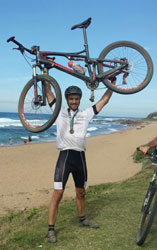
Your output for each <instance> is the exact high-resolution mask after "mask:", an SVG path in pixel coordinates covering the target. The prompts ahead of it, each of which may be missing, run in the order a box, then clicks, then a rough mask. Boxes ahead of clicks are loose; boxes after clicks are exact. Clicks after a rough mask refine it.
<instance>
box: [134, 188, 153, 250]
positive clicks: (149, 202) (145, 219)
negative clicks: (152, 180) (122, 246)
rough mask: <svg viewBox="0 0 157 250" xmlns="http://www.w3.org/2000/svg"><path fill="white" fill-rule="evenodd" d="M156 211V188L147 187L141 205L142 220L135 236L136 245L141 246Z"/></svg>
mask: <svg viewBox="0 0 157 250" xmlns="http://www.w3.org/2000/svg"><path fill="white" fill-rule="evenodd" d="M156 213H157V192H156V188H154V187H151V188H150V189H148V192H147V194H146V197H145V199H144V203H143V206H142V220H141V224H140V228H139V229H138V232H137V236H136V243H137V245H139V246H141V245H142V244H143V243H144V241H145V240H146V237H147V235H148V233H149V231H150V228H151V226H152V224H153V221H154V218H155V215H156Z"/></svg>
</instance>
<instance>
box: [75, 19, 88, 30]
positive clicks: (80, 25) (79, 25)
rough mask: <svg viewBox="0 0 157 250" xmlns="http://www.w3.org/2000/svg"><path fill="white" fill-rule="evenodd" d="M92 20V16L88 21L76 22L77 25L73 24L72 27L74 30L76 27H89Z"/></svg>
mask: <svg viewBox="0 0 157 250" xmlns="http://www.w3.org/2000/svg"><path fill="white" fill-rule="evenodd" d="M91 20H92V18H91V17H90V18H88V19H87V20H86V21H84V22H82V23H80V24H76V25H74V26H72V27H71V29H72V30H74V29H77V28H80V29H81V28H87V27H88V26H89V25H90V23H91Z"/></svg>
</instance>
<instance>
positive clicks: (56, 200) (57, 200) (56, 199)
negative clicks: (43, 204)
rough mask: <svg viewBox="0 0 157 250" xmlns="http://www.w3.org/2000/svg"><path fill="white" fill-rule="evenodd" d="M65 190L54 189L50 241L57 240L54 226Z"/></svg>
mask: <svg viewBox="0 0 157 250" xmlns="http://www.w3.org/2000/svg"><path fill="white" fill-rule="evenodd" d="M63 193H64V190H54V192H53V194H52V198H51V201H50V204H49V229H48V234H47V238H48V242H50V243H54V242H56V241H57V238H56V234H55V231H54V226H55V222H56V218H57V213H58V208H59V203H60V201H61V199H62V196H63Z"/></svg>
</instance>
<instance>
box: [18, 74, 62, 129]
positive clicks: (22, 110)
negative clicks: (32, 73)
mask: <svg viewBox="0 0 157 250" xmlns="http://www.w3.org/2000/svg"><path fill="white" fill-rule="evenodd" d="M45 81H46V82H48V83H49V84H50V87H51V90H52V92H53V94H54V97H55V99H56V103H55V108H54V109H53V110H52V109H51V108H50V106H49V104H48V101H47V99H46V96H45V87H44V86H45V85H44V82H45ZM36 82H37V97H38V101H35V97H34V95H35V94H34V80H33V79H31V80H30V81H29V82H28V83H27V84H26V86H25V87H24V89H23V90H22V93H21V95H20V99H19V104H18V114H19V118H20V121H21V123H22V125H23V126H24V128H25V129H27V130H28V131H30V132H33V133H39V132H42V131H44V130H46V129H48V128H49V127H50V126H51V125H52V124H53V123H54V122H55V120H56V118H57V116H58V114H59V111H60V108H61V102H62V96H61V90H60V87H59V85H58V83H57V81H56V80H55V79H54V78H52V77H50V76H46V75H37V76H36Z"/></svg>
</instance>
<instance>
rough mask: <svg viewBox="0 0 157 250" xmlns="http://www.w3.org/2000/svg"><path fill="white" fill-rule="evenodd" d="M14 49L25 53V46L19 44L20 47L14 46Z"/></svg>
mask: <svg viewBox="0 0 157 250" xmlns="http://www.w3.org/2000/svg"><path fill="white" fill-rule="evenodd" d="M13 50H20V52H21V53H22V54H23V53H24V51H25V50H24V47H23V46H19V47H18V48H13Z"/></svg>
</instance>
